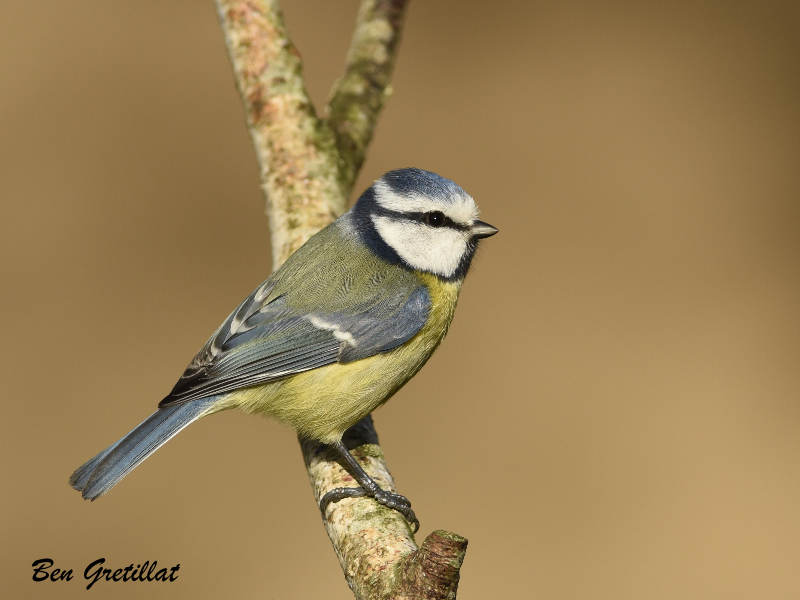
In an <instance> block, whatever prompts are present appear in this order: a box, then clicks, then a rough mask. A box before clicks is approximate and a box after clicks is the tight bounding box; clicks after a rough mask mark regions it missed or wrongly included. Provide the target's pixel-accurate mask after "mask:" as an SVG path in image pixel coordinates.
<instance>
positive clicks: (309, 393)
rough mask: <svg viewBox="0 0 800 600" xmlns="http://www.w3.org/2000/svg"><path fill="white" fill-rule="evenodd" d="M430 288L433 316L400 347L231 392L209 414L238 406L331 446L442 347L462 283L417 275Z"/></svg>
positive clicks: (389, 396)
mask: <svg viewBox="0 0 800 600" xmlns="http://www.w3.org/2000/svg"><path fill="white" fill-rule="evenodd" d="M417 276H418V277H420V278H421V279H422V280H423V281H424V283H425V284H426V285H427V287H428V292H429V294H430V299H431V314H430V316H429V318H428V321H427V323H426V324H425V326H424V327H423V328H422V329H421V330H420V331H419V332H418V333H417V334H416V335H415V336H414V337H413V338H411V339H410V340H409V341H408V342H406V343H405V344H403V345H402V346H400V347H398V348H395V349H394V350H390V351H389V352H384V353H382V354H377V355H375V356H371V357H369V358H364V359H361V360H358V361H355V362H352V363H348V364H339V363H334V364H331V365H327V366H325V367H320V368H318V369H313V370H311V371H306V372H304V373H299V374H297V375H292V376H290V377H287V378H285V379H280V380H277V381H272V382H269V383H266V384H262V385H259V386H254V387H250V388H243V389H240V390H236V391H234V392H231V393H230V394H228V395H227V396H226V397H224V398H222V399H221V400H220V401H219V402H217V403H216V404H214V406H213V407H212V408H211V409H210V410H209V412H208V413H207V414H212V413H215V412H219V411H220V410H225V409H228V408H234V407H239V408H240V409H241V410H243V411H244V412H247V413H260V414H265V415H268V416H270V417H272V418H274V419H277V420H278V421H281V422H283V423H286V424H288V425H291V426H292V427H294V428H295V429H296V430H297V431H298V432H299V433H301V434H302V435H303V436H305V437H309V438H313V439H318V440H321V441H322V442H326V443H330V442H332V441H335V440H339V439H341V437H342V434H343V433H344V431H345V430H346V429H347V428H348V427H350V426H351V425H354V424H355V423H357V422H358V421H359V420H361V419H362V418H364V417H365V416H366V415H368V414H369V413H371V412H372V411H373V410H375V409H376V408H378V407H379V406H380V405H381V404H383V403H384V402H386V401H387V400H388V399H389V398H391V396H392V395H393V394H394V393H395V392H396V391H397V390H399V389H400V388H401V387H402V386H403V384H405V383H406V382H407V381H408V380H409V379H411V378H412V377H413V376H414V375H415V374H416V373H417V371H419V370H420V369H421V368H422V365H424V364H425V362H426V361H427V360H428V358H430V356H431V354H433V351H434V350H436V347H437V346H438V345H439V344H440V343H441V341H442V339H443V338H444V336H445V334H446V333H447V329H448V327H449V326H450V322H451V321H452V319H453V312H454V311H455V308H456V301H457V300H458V293H459V291H460V289H461V283H460V282H456V283H445V282H442V281H440V280H439V279H438V278H437V277H435V276H432V275H428V274H427V273H417Z"/></svg>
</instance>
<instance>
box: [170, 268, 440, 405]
mask: <svg viewBox="0 0 800 600" xmlns="http://www.w3.org/2000/svg"><path fill="white" fill-rule="evenodd" d="M395 268H396V267H395ZM276 275H277V273H276ZM330 281H331V282H332V284H333V285H335V293H336V295H337V297H336V302H333V303H331V304H332V306H331V308H332V309H333V310H315V311H313V312H309V311H303V310H299V309H298V308H296V307H295V306H293V303H292V302H291V301H290V299H289V298H288V297H287V295H283V294H281V295H277V296H276V295H275V292H276V281H273V280H272V278H270V279H268V280H267V281H266V282H264V284H263V285H262V286H261V287H259V288H258V289H257V290H256V291H255V292H253V293H252V294H251V295H250V296H249V297H248V298H247V299H246V300H245V301H244V302H243V303H242V304H241V305H240V306H239V308H238V309H237V310H236V311H234V312H233V313H232V314H231V315H230V316H229V317H228V319H226V321H225V322H224V323H223V324H222V326H221V327H220V328H219V329H218V330H217V331H216V333H215V334H214V335H213V336H212V337H211V339H209V340H208V342H207V343H206V345H205V346H204V347H203V349H202V350H201V351H200V352H199V353H198V354H197V356H196V357H195V358H194V360H193V361H192V363H191V364H190V365H189V367H188V368H187V369H186V371H185V372H184V374H183V376H181V378H180V380H178V383H177V384H176V385H175V387H174V388H173V390H172V392H171V393H170V394H169V396H167V397H166V398H164V400H162V401H161V403H160V404H159V406H161V407H163V406H171V405H175V404H181V403H184V402H187V401H189V400H194V399H197V398H203V397H207V396H211V395H216V394H222V393H225V392H230V391H233V390H236V389H239V388H243V387H249V386H253V385H258V384H261V383H266V382H268V381H273V380H276V379H280V378H282V377H286V376H288V375H292V374H295V373H300V372H303V371H308V370H311V369H315V368H318V367H322V366H324V365H329V364H332V363H336V362H339V363H348V362H352V361H355V360H359V359H362V358H366V357H369V356H372V355H374V354H378V353H380V352H387V351H389V350H391V349H393V348H396V347H397V346H400V345H401V344H403V343H405V342H406V341H408V340H409V339H411V338H412V337H413V336H414V335H415V334H416V333H417V332H418V331H419V330H420V329H421V328H422V326H423V325H424V323H425V321H426V320H427V318H428V313H429V310H430V296H429V294H428V289H427V287H425V286H424V285H423V284H421V283H420V282H418V281H417V280H416V279H415V278H413V277H402V278H401V281H402V282H404V285H397V282H396V281H395V282H394V284H393V285H391V286H389V287H390V288H391V291H387V289H386V287H384V286H380V285H376V286H374V288H373V289H372V293H371V294H369V295H367V296H366V297H364V296H363V295H362V296H361V297H360V298H359V303H358V304H357V305H356V306H355V307H354V308H351V309H347V310H344V309H342V308H341V307H342V306H343V305H345V306H346V305H347V304H348V301H347V297H346V296H347V290H349V289H350V286H349V285H348V284H347V276H346V275H344V276H342V277H339V278H338V279H337V278H335V277H334V278H332V279H331V280H330ZM342 290H345V292H342Z"/></svg>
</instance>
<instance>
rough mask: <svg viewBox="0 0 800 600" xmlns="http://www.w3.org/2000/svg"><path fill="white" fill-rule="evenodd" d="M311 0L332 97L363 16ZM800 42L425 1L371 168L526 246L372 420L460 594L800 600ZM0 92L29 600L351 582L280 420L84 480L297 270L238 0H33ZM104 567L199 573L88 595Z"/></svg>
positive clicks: (630, 5)
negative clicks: (400, 173)
mask: <svg viewBox="0 0 800 600" xmlns="http://www.w3.org/2000/svg"><path fill="white" fill-rule="evenodd" d="M282 4H283V7H284V12H285V15H286V20H287V23H288V26H289V29H290V31H291V33H292V35H293V37H294V40H295V42H296V43H297V45H298V47H299V49H300V51H301V53H302V55H303V57H304V59H305V60H306V75H307V78H308V87H309V89H310V92H311V94H312V96H313V98H314V100H315V102H316V104H317V106H318V107H322V106H323V104H324V100H325V98H326V96H327V93H328V90H329V88H330V85H331V84H332V83H333V81H334V80H335V78H336V77H337V76H338V75H339V74H340V73H341V71H342V67H343V63H344V56H345V53H346V49H347V46H348V44H349V39H350V36H351V33H352V24H353V22H354V19H355V13H356V9H357V3H356V2H355V0H347V1H346V0H315V1H312V0H291V1H290V0H283V2H282ZM798 32H800V5H798V3H797V2H774V1H767V2H755V1H753V2H746V3H745V2H709V1H700V2H684V3H666V4H665V3H661V2H659V3H656V2H650V3H642V2H606V3H593V2H577V1H566V2H559V3H553V2H523V1H519V2H512V1H504V2H493V3H491V2H481V3H478V2H475V3H467V2H458V1H456V0H449V1H444V0H441V1H438V2H426V1H424V0H414V1H413V2H412V3H411V7H410V12H409V15H408V21H407V29H406V34H405V38H404V42H403V46H402V50H401V53H400V57H399V61H398V64H397V70H396V77H395V82H394V90H395V92H394V95H393V96H392V98H391V100H390V102H389V105H388V108H387V109H386V112H385V113H384V115H383V117H382V119H381V121H380V123H379V127H378V129H377V134H376V137H375V140H374V143H373V145H372V149H371V152H370V154H369V158H368V161H367V163H366V166H365V168H364V171H363V174H362V177H361V179H360V182H359V184H358V186H357V188H358V190H362V189H363V188H364V187H365V186H367V185H369V183H370V182H371V181H373V180H374V179H375V178H377V177H379V176H380V175H381V174H382V173H383V172H384V171H386V170H389V169H392V168H397V167H404V166H419V167H423V168H425V169H430V170H434V171H437V172H439V173H440V174H442V175H444V176H446V177H449V178H452V179H454V180H455V181H457V182H458V183H459V184H461V185H462V186H463V187H464V188H465V189H466V190H467V191H468V192H469V193H471V194H472V195H473V196H474V197H475V198H476V200H477V201H478V203H479V204H480V206H481V208H482V209H483V215H484V218H485V219H486V220H487V221H488V222H490V223H492V224H494V225H496V226H497V227H499V228H500V234H499V235H498V236H497V237H494V238H492V239H491V240H488V241H487V242H486V243H485V244H484V248H483V250H482V253H481V256H480V257H479V260H478V261H477V264H476V265H475V266H474V269H473V272H472V273H471V274H470V277H469V278H468V280H467V283H466V285H465V289H464V292H463V294H462V300H461V303H460V307H459V310H458V314H457V316H456V320H455V323H454V325H453V328H452V330H451V333H450V335H449V337H448V339H447V340H446V342H445V343H444V345H443V346H442V348H441V349H440V351H439V352H438V354H437V355H436V356H435V357H434V358H433V359H432V360H431V362H430V363H429V365H428V366H427V367H426V368H425V369H423V371H422V372H421V373H420V375H419V376H417V377H416V378H415V379H414V380H413V381H412V382H411V383H410V384H409V385H408V386H407V387H406V388H405V389H404V390H403V391H402V392H400V394H398V396H397V397H396V398H395V399H393V400H392V401H391V402H390V403H389V404H388V405H387V406H386V407H385V408H383V409H381V410H380V411H378V413H377V415H376V423H377V428H378V432H379V434H380V436H381V440H382V443H383V447H384V450H385V451H386V453H387V455H388V459H389V464H390V466H391V468H392V470H393V473H394V475H395V477H396V479H397V482H398V485H399V488H400V490H401V492H402V493H404V494H406V495H408V496H409V497H410V498H411V499H412V501H413V503H414V508H415V509H416V510H417V514H418V515H419V516H420V518H421V521H422V529H421V531H420V535H421V536H423V537H424V536H425V535H427V534H428V533H429V532H430V531H431V530H433V529H439V528H442V529H449V530H452V531H455V532H458V533H459V534H462V535H464V536H466V537H467V538H469V540H470V546H469V551H468V553H467V558H466V562H465V564H464V568H463V571H462V579H461V590H460V595H459V598H461V599H462V600H470V599H477V598H553V599H556V598H557V599H573V598H574V599H585V598H592V599H609V600H611V599H615V600H616V599H641V598H675V599H684V598H698V599H711V598H720V599H726V600H730V599H743V600H745V599H754V598H770V599H784V598H785V599H796V598H799V597H800V369H798V364H799V363H798V359H800V311H798V308H799V307H800V35H798ZM0 80H1V81H2V88H1V89H0V140H1V143H0V165H1V166H0V198H2V207H3V218H2V224H0V247H1V248H2V256H3V260H2V264H0V269H2V275H1V276H0V277H1V278H2V279H0V280H1V281H2V285H3V294H2V298H3V299H2V323H3V329H4V336H3V343H2V349H1V350H0V360H1V361H2V362H1V363H0V364H2V367H1V368H2V381H3V399H2V403H3V410H4V415H3V420H2V424H1V425H0V449H2V457H3V459H2V460H3V466H2V474H3V493H2V550H3V552H2V556H0V577H2V581H3V589H4V590H5V591H4V595H5V597H8V598H12V597H13V598H34V597H36V598H85V597H86V596H87V594H94V595H95V596H97V597H104V598H144V597H152V598H190V597H191V598H275V599H278V598H330V599H346V598H351V597H352V596H351V595H350V592H349V590H348V589H347V586H346V584H345V582H344V578H343V576H342V574H341V571H340V568H339V565H338V564H337V561H336V559H335V556H334V554H333V552H332V550H331V548H330V543H329V541H328V539H327V537H326V535H325V533H324V530H323V528H322V526H321V523H320V518H319V515H318V513H317V509H316V508H315V506H314V503H313V500H312V495H311V491H310V489H309V485H308V481H307V478H306V474H305V471H304V469H303V466H302V460H301V456H300V451H299V448H298V444H297V442H296V440H295V437H294V434H293V433H292V432H291V431H288V430H286V429H284V428H282V427H280V426H278V425H276V424H274V423H271V422H268V421H266V420H262V419H258V418H255V417H248V416H244V415H242V414H239V413H233V412H231V413H226V414H221V415H217V416H215V417H213V418H211V419H205V420H203V421H201V422H198V423H196V424H195V425H193V426H192V427H190V428H189V429H187V430H186V431H184V432H183V433H181V434H180V435H179V436H178V437H177V438H175V439H174V440H173V441H171V442H170V443H169V444H168V445H167V446H165V447H164V448H162V449H161V450H160V451H159V452H157V453H156V454H155V455H154V456H153V458H151V459H150V460H148V461H147V462H146V463H145V464H144V465H143V466H142V467H140V468H138V469H136V471H134V472H133V473H132V474H131V475H130V476H129V477H128V478H127V479H125V481H123V482H122V483H121V484H120V485H119V486H118V487H117V488H115V489H114V490H113V491H112V492H111V493H110V494H109V495H108V496H106V497H104V498H102V499H101V500H100V501H98V502H95V503H88V502H83V501H81V499H80V497H79V496H78V494H77V493H76V492H74V491H72V490H71V489H70V488H69V487H68V486H67V478H68V477H69V475H70V474H71V473H72V471H73V469H75V468H76V467H77V466H79V465H80V464H81V463H82V462H84V461H85V460H86V459H88V458H89V457H90V456H92V455H93V454H95V453H96V452H98V451H99V450H101V449H102V448H104V447H105V446H106V445H108V444H109V443H111V442H112V441H114V440H116V439H117V438H118V437H120V436H121V435H122V434H124V433H126V432H127V431H128V430H129V429H131V428H132V427H133V426H134V425H135V424H137V423H138V422H139V421H141V420H142V419H143V418H144V417H146V416H147V415H149V414H150V412H151V411H152V410H153V409H154V408H155V405H156V403H157V402H158V401H159V400H160V399H161V398H162V397H163V396H164V395H165V394H166V393H167V392H168V391H169V390H170V389H171V386H172V385H173V383H174V382H175V380H176V378H177V377H178V375H180V373H181V372H182V370H183V368H184V367H185V366H186V364H187V363H188V361H189V360H190V359H191V358H192V356H193V355H194V353H195V351H196V350H198V349H199V347H200V346H201V345H202V343H203V342H204V341H205V340H206V338H207V336H208V335H210V333H211V332H212V331H213V330H214V329H215V328H216V327H217V325H218V324H219V323H220V322H221V321H222V319H223V318H224V317H225V316H226V315H227V314H228V312H229V311H230V310H231V309H232V308H233V307H234V306H236V304H237V303H238V302H239V301H240V300H241V299H242V298H243V297H244V296H245V295H246V294H248V293H249V292H250V291H251V290H252V289H253V288H254V287H255V286H256V285H257V284H258V283H260V282H261V281H262V280H263V279H264V278H265V277H266V275H267V274H268V271H269V265H270V257H269V255H268V248H269V245H268V238H267V221H266V218H265V217H264V216H263V201H262V198H261V196H260V192H259V189H258V178H257V172H256V164H255V159H254V154H253V150H252V148H251V146H250V141H249V138H248V136H247V133H246V129H245V125H244V119H243V113H242V109H241V106H240V103H239V99H238V96H237V93H236V91H235V88H234V85H233V78H232V74H231V69H230V67H229V64H228V59H227V55H226V52H225V48H224V45H223V40H222V35H221V33H220V30H219V28H218V25H217V17H216V13H215V10H214V6H213V4H212V2H211V1H210V0H204V1H202V2H197V1H194V2H189V1H170V2H155V1H149V2H148V1H141V2H134V3H131V2H119V1H109V0H102V1H101V0H94V1H87V0H83V1H81V0H79V1H76V2H57V1H55V0H48V1H45V2H37V3H31V2H24V1H22V0H8V1H6V2H4V3H3V9H2V19H0ZM420 539H422V537H420ZM44 557H48V558H52V559H54V560H55V561H56V566H57V567H61V568H72V569H73V570H74V572H75V578H74V579H73V581H71V582H69V583H65V582H58V583H50V582H46V583H33V582H32V581H31V572H32V569H31V563H32V562H33V561H34V560H36V559H39V558H44ZM100 557H105V558H106V559H107V561H108V565H109V566H112V567H114V568H117V567H125V566H127V565H128V564H130V563H132V562H133V563H141V562H143V561H145V560H150V561H153V560H157V561H158V563H159V565H162V566H173V565H174V564H176V563H180V564H181V570H180V572H179V579H178V581H177V582H175V583H170V584H161V583H158V584H157V583H149V584H147V583H136V584H134V583H106V582H100V583H98V584H96V586H95V587H94V588H92V590H91V591H89V592H87V591H86V590H85V584H86V582H85V581H83V579H82V573H83V569H84V568H85V567H86V565H88V564H89V563H90V562H92V561H93V560H95V559H97V558H100Z"/></svg>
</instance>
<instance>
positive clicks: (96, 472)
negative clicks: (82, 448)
mask: <svg viewBox="0 0 800 600" xmlns="http://www.w3.org/2000/svg"><path fill="white" fill-rule="evenodd" d="M218 399H219V396H211V397H209V398H199V399H197V400H192V401H190V402H187V403H185V404H178V405H176V406H166V407H164V408H159V409H158V410H157V411H156V412H154V413H153V414H152V415H150V416H149V417H147V419H145V420H144V421H143V422H142V423H141V424H140V425H139V426H138V427H136V429H134V430H133V431H131V432H130V433H129V434H128V435H126V436H125V437H123V438H122V439H121V440H119V441H118V442H116V443H115V444H112V445H111V446H109V447H108V448H106V449H105V450H103V451H102V452H101V453H100V454H98V455H97V456H95V457H94V458H92V459H90V460H89V461H88V462H86V463H84V464H83V465H81V466H80V467H78V469H77V470H76V471H75V472H74V473H73V474H72V477H70V478H69V484H70V485H71V486H72V487H73V488H75V489H76V490H79V491H80V492H82V496H83V497H84V498H85V499H87V500H94V499H96V498H99V497H100V496H102V495H103V494H105V493H106V492H107V491H108V490H110V489H111V488H112V487H114V486H115V485H116V484H117V483H119V481H120V480H121V479H122V478H123V477H125V475H127V474H128V473H130V471H131V470H133V468H134V467H136V466H137V465H138V464H139V463H140V462H142V461H143V460H144V459H145V458H147V457H148V456H150V455H151V454H152V453H153V452H155V451H156V450H158V449H159V448H160V447H161V446H162V445H163V444H164V443H166V441H167V440H169V439H170V438H171V437H172V436H174V435H175V434H176V433H178V432H179V431H180V430H181V429H183V428H184V427H186V426H187V425H188V424H189V423H191V422H192V421H195V420H197V418H198V417H199V416H200V415H201V414H202V413H203V412H204V411H205V410H206V409H207V408H208V407H209V406H210V405H211V404H213V403H214V402H216V401H217V400H218Z"/></svg>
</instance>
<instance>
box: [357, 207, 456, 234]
mask: <svg viewBox="0 0 800 600" xmlns="http://www.w3.org/2000/svg"><path fill="white" fill-rule="evenodd" d="M372 212H373V214H378V215H382V216H385V217H390V218H392V219H395V220H398V221H413V222H415V223H423V224H425V225H429V226H431V225H430V224H429V222H428V215H430V214H431V213H434V212H436V213H441V212H442V211H438V210H437V211H429V212H398V211H395V210H389V209H387V208H383V207H380V208H379V209H378V210H374V209H373V211H372ZM442 216H443V217H444V222H443V223H442V224H441V225H439V226H438V227H437V229H441V228H443V227H447V228H449V229H455V230H456V231H469V225H461V224H460V223H456V222H455V221H453V219H451V218H450V217H448V216H447V215H445V214H444V213H442Z"/></svg>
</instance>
